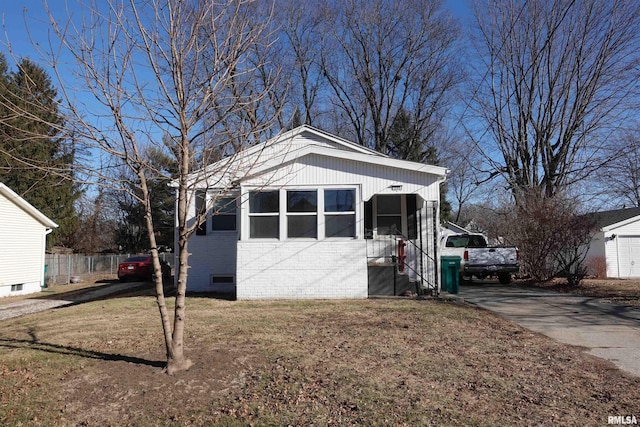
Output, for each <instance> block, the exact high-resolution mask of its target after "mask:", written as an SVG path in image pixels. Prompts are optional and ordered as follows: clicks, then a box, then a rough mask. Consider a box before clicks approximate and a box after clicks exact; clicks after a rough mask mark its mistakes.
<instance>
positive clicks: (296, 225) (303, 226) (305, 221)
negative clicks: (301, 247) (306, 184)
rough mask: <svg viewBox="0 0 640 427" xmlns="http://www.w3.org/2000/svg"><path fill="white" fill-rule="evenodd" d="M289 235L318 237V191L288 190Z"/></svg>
mask: <svg viewBox="0 0 640 427" xmlns="http://www.w3.org/2000/svg"><path fill="white" fill-rule="evenodd" d="M287 237H309V238H314V239H315V238H317V237H318V192H317V191H316V190H289V191H287Z"/></svg>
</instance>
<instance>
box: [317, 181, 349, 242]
mask: <svg viewBox="0 0 640 427" xmlns="http://www.w3.org/2000/svg"><path fill="white" fill-rule="evenodd" d="M355 199H356V191H355V190H353V189H345V190H342V189H340V190H333V189H327V190H324V223H325V230H324V232H325V236H326V237H355V235H356V207H355Z"/></svg>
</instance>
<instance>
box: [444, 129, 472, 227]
mask: <svg viewBox="0 0 640 427" xmlns="http://www.w3.org/2000/svg"><path fill="white" fill-rule="evenodd" d="M481 163H482V157H481V155H480V153H479V152H478V150H477V148H476V147H475V145H474V144H473V143H472V142H470V141H469V140H467V139H465V138H459V139H458V138H455V137H451V138H449V143H448V144H446V145H445V150H444V151H443V158H442V164H443V165H446V166H447V168H448V169H449V171H450V172H449V175H448V176H447V187H448V189H449V193H450V194H451V195H452V196H453V199H454V202H453V204H454V206H453V207H454V211H455V216H454V217H453V218H452V220H453V222H454V223H456V224H458V222H459V221H460V220H461V219H462V218H464V217H463V211H464V208H465V207H466V206H467V204H469V203H470V202H471V201H472V200H473V197H474V195H475V194H476V193H477V192H478V189H479V188H480V184H479V181H480V178H479V177H478V175H479V174H480V166H481Z"/></svg>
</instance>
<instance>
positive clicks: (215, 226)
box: [211, 197, 237, 231]
mask: <svg viewBox="0 0 640 427" xmlns="http://www.w3.org/2000/svg"><path fill="white" fill-rule="evenodd" d="M236 221H237V219H236V198H235V197H220V198H218V199H217V200H216V201H215V202H214V203H213V212H212V215H211V230H213V231H235V230H236Z"/></svg>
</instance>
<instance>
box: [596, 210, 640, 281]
mask: <svg viewBox="0 0 640 427" xmlns="http://www.w3.org/2000/svg"><path fill="white" fill-rule="evenodd" d="M588 216H589V218H591V219H592V220H593V221H594V223H595V228H596V230H595V232H594V234H593V237H592V239H591V245H590V247H589V252H588V254H587V259H589V260H590V261H591V262H593V260H594V259H598V258H600V259H602V260H606V266H607V277H615V278H638V277H640V207H638V208H630V209H617V210H612V211H604V212H595V213H592V214H589V215H588Z"/></svg>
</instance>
